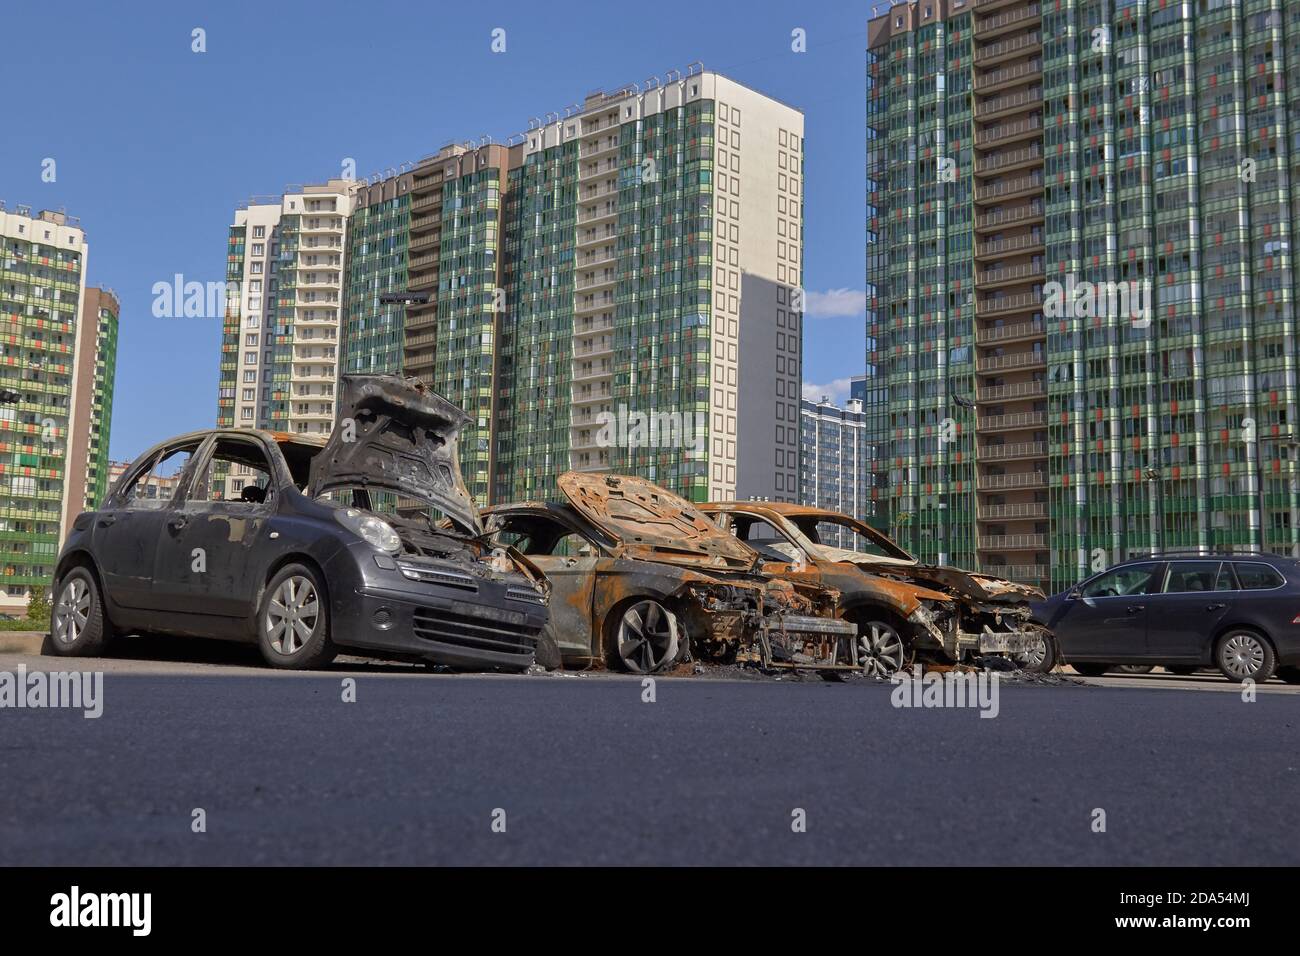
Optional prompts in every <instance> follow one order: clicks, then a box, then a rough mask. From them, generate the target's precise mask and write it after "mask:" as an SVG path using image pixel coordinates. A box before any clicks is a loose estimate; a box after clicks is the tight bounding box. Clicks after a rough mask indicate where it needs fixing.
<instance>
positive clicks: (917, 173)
mask: <svg viewBox="0 0 1300 956" xmlns="http://www.w3.org/2000/svg"><path fill="white" fill-rule="evenodd" d="M927 11H929V12H930V14H931V16H930V17H928V18H927V17H926V16H925V13H926V12H927ZM871 31H872V32H871V35H872V37H873V41H872V42H871V44H870V49H869V51H868V69H867V73H868V128H869V129H868V155H869V162H868V166H869V169H868V176H869V186H868V189H869V193H870V194H871V197H872V198H871V202H872V205H873V208H872V209H869V210H868V219H869V225H868V231H869V235H868V240H869V245H868V250H869V251H868V281H869V282H870V283H871V285H872V287H873V289H872V291H873V292H874V296H875V298H874V299H873V302H872V311H871V314H870V316H869V322H868V335H869V345H868V348H869V354H868V373H869V376H870V381H871V382H872V383H873V384H872V389H873V393H874V394H875V395H876V396H878V400H877V401H875V402H873V403H872V405H871V419H872V422H873V438H874V439H875V440H876V441H877V444H878V445H879V447H880V450H881V459H882V461H887V462H889V464H888V465H887V466H883V467H881V468H880V469H879V471H878V472H877V475H876V487H875V489H874V493H875V495H876V496H877V499H878V502H879V506H880V507H879V516H880V520H881V521H882V523H889V524H892V525H894V526H895V527H897V528H900V529H901V530H900V537H901V538H902V539H903V540H904V543H906V544H909V545H910V546H911V547H913V548H914V549H917V550H920V551H921V552H922V553H923V555H924V556H929V557H933V556H936V554H937V552H938V547H937V541H938V540H939V538H938V537H936V535H935V529H938V528H942V527H943V522H942V521H940V520H938V518H939V517H940V515H941V514H942V513H944V512H946V513H947V514H948V515H952V514H954V513H956V512H955V511H954V509H953V507H952V502H953V500H954V498H955V497H956V496H958V495H961V494H966V495H972V496H973V497H974V499H975V501H974V507H973V508H969V509H965V515H966V517H965V518H964V519H963V520H962V521H961V522H950V527H952V533H951V534H950V535H949V537H948V538H947V540H949V541H953V542H954V546H953V547H952V549H951V552H950V554H951V558H952V560H956V561H962V560H970V559H971V558H973V559H974V563H975V564H977V565H979V566H982V567H986V568H989V567H1006V568H1008V569H1014V571H1015V574H1014V575H1013V576H1018V577H1020V578H1022V579H1029V580H1034V581H1036V582H1038V583H1042V584H1043V585H1044V586H1048V587H1051V588H1054V589H1059V588H1063V587H1066V586H1068V585H1069V584H1071V583H1073V582H1074V581H1076V580H1078V579H1079V578H1080V577H1082V576H1084V575H1086V574H1087V573H1090V572H1091V571H1092V570H1098V569H1100V568H1101V567H1105V566H1106V565H1108V564H1111V563H1114V562H1115V561H1118V560H1122V559H1124V558H1126V557H1130V556H1132V555H1135V554H1142V553H1149V552H1151V551H1153V550H1160V549H1179V550H1192V551H1201V552H1210V551H1221V550H1234V551H1270V552H1278V553H1283V554H1300V537H1298V536H1297V513H1298V512H1297V509H1298V508H1300V498H1298V497H1297V494H1298V493H1300V486H1298V484H1297V481H1298V478H1300V475H1298V474H1297V471H1296V468H1297V463H1296V438H1297V435H1296V432H1295V426H1296V415H1297V407H1296V401H1297V392H1296V388H1297V383H1296V362H1297V358H1298V356H1297V348H1296V338H1295V334H1296V315H1295V296H1296V293H1297V290H1298V288H1300V287H1298V285H1297V282H1298V281H1300V277H1298V276H1297V273H1296V268H1295V261H1294V249H1293V246H1292V242H1293V240H1292V237H1291V231H1292V226H1291V223H1292V221H1293V216H1294V215H1295V213H1296V212H1297V211H1300V89H1296V88H1292V87H1291V86H1290V85H1289V84H1288V83H1287V82H1286V78H1287V71H1288V69H1289V70H1291V71H1292V72H1294V70H1295V69H1296V68H1297V66H1300V7H1298V6H1297V5H1296V4H1290V3H1283V2H1282V0H1234V2H1227V0H1197V2H1190V3H1182V4H1174V3H1170V4H1160V3H1147V2H1136V0H1132V2H1100V0H1092V2H1081V0H1060V2H1053V3H1050V4H1048V3H1044V4H1043V5H1042V6H1041V8H1040V7H1039V6H1038V5H1037V4H1031V3H1024V2H1008V0H1001V2H998V0H993V2H987V0H976V2H972V3H968V4H963V5H961V7H960V8H959V7H958V5H957V4H955V3H948V4H936V5H933V6H929V5H925V4H907V5H902V6H898V7H894V8H893V9H891V10H890V12H889V14H887V15H886V16H884V17H881V18H878V19H877V20H873V21H872V25H871ZM963 44H969V46H967V47H965V48H963ZM931 56H933V57H934V58H936V59H935V60H934V61H931V60H927V57H931ZM939 65H942V69H938V66H939ZM935 72H938V73H939V75H940V77H941V79H940V80H939V81H938V84H935V81H934V80H933V77H934V75H935ZM932 84H935V85H939V84H941V85H942V86H943V87H944V89H943V94H942V95H941V96H939V95H937V93H936V91H935V90H933V89H932ZM955 90H957V91H959V92H957V99H958V100H960V101H962V102H956V103H954V102H953V100H954V91H955ZM963 108H964V109H965V113H964V114H963V112H962V110H963ZM941 116H942V117H943V121H942V122H941V121H940V117H941ZM954 117H956V119H955V120H954ZM940 131H941V132H942V135H943V136H944V137H945V140H946V142H945V143H939V142H938V135H939V133H940ZM968 145H969V146H971V147H973V149H972V152H973V155H968V154H967V153H966V152H965V149H966V147H967V146H968ZM932 148H933V149H934V150H936V152H937V154H938V155H943V156H949V157H952V158H953V159H954V160H955V163H954V165H953V167H951V171H952V172H953V173H955V177H954V179H952V180H949V181H944V180H943V177H941V176H940V175H939V174H938V167H937V163H936V164H935V166H933V167H929V166H927V163H926V159H927V158H928V156H930V155H934V154H928V153H927V152H926V150H928V149H932ZM913 156H915V161H914V162H913V160H912V157H913ZM909 175H910V176H913V177H915V178H914V180H909V179H908V177H909ZM912 182H914V183H915V185H912V184H911V183H912ZM963 182H964V183H966V184H967V189H966V192H963V191H962V189H961V184H962V183H963ZM936 189H938V190H939V195H940V196H941V197H942V199H941V201H939V200H935V201H936V202H937V203H939V202H941V205H942V206H943V208H944V213H943V216H944V220H945V221H943V222H942V223H936V225H937V226H938V232H937V233H936V235H935V239H936V243H937V244H936V245H934V246H931V245H927V241H928V239H927V237H928V236H929V235H930V233H929V231H928V229H927V226H928V221H927V220H926V219H925V216H926V215H927V210H928V209H931V208H934V207H932V206H928V205H927V204H928V203H930V202H931V201H932V199H933V194H934V191H935V190H936ZM971 220H973V222H974V228H973V231H974V238H973V242H971V241H969V240H968V239H967V234H966V227H965V226H964V225H963V223H965V222H968V221H971ZM900 222H902V223H907V222H915V223H917V229H916V241H915V242H909V241H907V237H906V236H904V235H902V234H901V233H900V230H899V228H898V226H897V224H898V223H900ZM972 247H973V251H968V250H971V249H972ZM972 260H973V265H974V270H973V273H974V274H973V275H972V274H971V272H970V271H969V270H968V269H967V268H966V266H965V263H967V262H968V261H972ZM936 276H937V277H939V278H940V284H939V288H944V286H945V284H946V286H947V287H948V289H949V291H948V293H947V301H946V302H944V303H943V305H944V306H945V308H943V309H936V308H933V307H932V306H933V304H934V303H933V302H927V301H926V292H925V289H926V287H927V285H928V284H929V283H928V280H929V279H931V278H935V277H936ZM954 280H956V281H954ZM956 282H961V285H960V286H958V285H957V284H956ZM963 290H964V294H963ZM972 300H973V302H972ZM972 304H973V306H974V308H973V315H971V316H970V317H971V318H973V319H974V326H973V328H972V327H971V326H969V325H965V324H963V321H962V320H963V319H965V318H966V317H967V316H968V315H970V306H971V305H972ZM959 310H961V312H960V316H959ZM936 325H937V326H938V328H937V329H935V332H934V334H931V332H930V330H931V329H934V328H935V326H936ZM930 340H933V341H932V345H930V347H928V348H927V342H929V341H930ZM929 354H933V355H934V358H933V359H932V360H930V359H927V358H926V356H927V355H929ZM972 373H973V374H972ZM972 379H973V380H972ZM927 381H928V382H929V383H930V384H928V385H927ZM955 396H960V397H961V398H963V399H969V400H970V401H971V403H972V404H973V405H974V407H973V408H968V407H966V406H965V405H963V404H962V403H960V402H957V401H955V400H954V397H955ZM908 403H910V404H908ZM900 409H905V411H902V412H900V411H899V410H900ZM936 427H937V429H938V433H937V435H936V441H934V442H931V441H929V438H930V434H929V432H928V431H927V429H931V428H936ZM954 435H955V436H956V437H955V440H953V439H954ZM945 439H946V440H945ZM972 454H973V460H972ZM972 470H973V475H972V474H971V472H972ZM913 476H915V477H914V478H913ZM972 484H973V485H974V487H973V488H972V487H971V486H972ZM941 503H947V505H948V507H946V508H945V507H940V504H941ZM900 515H905V517H902V518H901V520H900ZM972 515H973V516H974V521H971V520H970V517H971V516H972ZM972 525H973V527H972ZM963 533H964V534H965V538H964V540H966V541H969V540H971V539H972V538H973V539H974V543H975V547H974V549H973V550H974V554H973V555H972V554H971V549H970V548H969V547H965V548H963V547H961V546H960V545H958V544H956V542H960V541H961V540H963V538H962V534H963Z"/></svg>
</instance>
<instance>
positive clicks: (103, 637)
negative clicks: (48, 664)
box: [41, 566, 113, 657]
mask: <svg viewBox="0 0 1300 956" xmlns="http://www.w3.org/2000/svg"><path fill="white" fill-rule="evenodd" d="M54 594H55V598H54V607H53V608H51V610H50V633H49V634H48V635H47V636H46V638H45V642H44V644H43V646H42V648H41V650H42V653H45V654H51V655H57V656H60V657H90V656H95V655H97V654H100V653H101V652H102V651H103V649H104V644H105V642H106V641H108V640H109V639H110V638H111V637H112V636H113V633H112V631H113V629H112V626H111V625H110V624H109V622H108V619H107V618H106V617H105V616H104V604H103V601H102V599H101V598H100V594H99V586H98V584H96V582H95V576H94V575H93V574H92V573H91V572H90V570H89V569H88V568H85V567H81V566H76V567H73V568H72V569H70V570H69V571H68V572H67V573H66V574H65V575H64V576H63V577H62V578H61V579H60V580H59V583H58V584H57V585H56V586H55V589H54Z"/></svg>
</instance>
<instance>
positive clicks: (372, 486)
mask: <svg viewBox="0 0 1300 956" xmlns="http://www.w3.org/2000/svg"><path fill="white" fill-rule="evenodd" d="M339 414H340V420H339V424H338V425H336V427H335V429H334V432H333V433H332V435H331V436H330V438H329V441H328V443H326V442H324V441H322V440H320V439H315V440H313V439H311V438H308V437H306V436H298V435H288V434H282V433H272V432H265V431H258V430H253V429H216V430H213V431H203V432H194V433H192V434H189V435H182V436H180V437H179V438H174V439H172V440H170V441H166V442H162V443H161V444H159V445H157V446H155V447H154V448H152V449H150V450H149V451H147V452H145V454H143V455H141V456H140V458H139V459H137V460H136V462H135V463H134V464H132V465H131V466H130V467H129V468H127V470H126V471H125V472H124V473H123V475H122V477H121V478H120V479H119V480H118V482H117V483H116V484H115V485H114V487H113V489H112V491H111V492H110V493H109V495H108V497H107V498H106V499H105V501H104V503H103V505H102V506H101V507H100V508H99V509H98V510H97V511H94V512H87V513H84V514H82V515H80V516H79V517H78V518H77V519H76V521H75V522H74V524H73V528H72V532H71V534H70V535H69V537H68V541H67V544H66V545H65V546H64V549H63V551H62V553H61V555H60V557H59V560H58V565H57V570H56V572H55V587H54V595H55V606H54V610H53V615H52V627H51V633H50V636H49V639H48V641H47V642H46V650H47V652H48V653H53V654H60V655H69V656H73V655H93V654H97V653H99V652H100V650H101V649H102V647H103V645H104V642H105V641H106V640H107V639H109V638H111V637H112V636H113V634H114V633H115V632H131V631H152V632H158V633H168V634H180V635H193V636H199V637H217V638H227V639H232V640H238V641H254V642H256V643H257V645H258V647H259V648H260V649H261V652H262V655H263V657H265V659H266V660H267V662H268V663H270V664H271V665H272V666H275V667H290V668H308V667H319V666H322V665H324V664H325V663H327V662H328V661H329V660H330V659H332V658H333V657H334V655H335V654H336V653H338V652H339V651H340V650H341V649H343V648H347V649H348V650H349V651H350V652H351V653H362V654H370V655H375V656H382V657H399V658H404V659H415V660H426V661H430V662H434V663H438V664H444V665H448V666H452V667H458V668H499V669H507V670H523V669H525V668H527V667H529V666H530V665H531V664H532V662H533V654H534V649H535V645H536V642H537V636H538V635H539V634H540V633H541V630H542V627H543V625H544V624H545V622H546V584H545V580H544V578H543V577H542V575H541V574H540V572H539V571H538V570H537V569H536V568H535V567H533V566H532V565H530V564H529V563H528V562H527V560H526V559H524V558H523V557H522V556H521V555H518V554H516V553H511V552H509V551H508V550H506V549H493V548H491V547H489V546H487V545H486V544H485V543H484V541H483V540H482V538H481V535H482V533H483V527H482V524H481V519H480V517H479V514H478V511H477V509H476V507H475V505H474V502H473V499H472V498H471V497H470V495H469V493H468V491H467V489H466V488H465V485H464V482H463V481H462V480H461V477H460V468H459V466H458V464H457V436H458V434H459V432H460V429H461V427H462V424H463V422H464V420H465V416H464V413H462V412H461V410H460V409H459V408H457V407H456V406H455V405H453V404H452V403H450V402H448V401H447V400H446V399H444V398H443V397H442V396H440V395H437V394H435V393H433V392H430V391H428V390H427V389H425V387H424V386H423V385H422V384H421V383H420V382H419V381H417V380H415V379H402V378H399V377H396V376H387V375H385V376H371V375H357V376H344V377H343V384H342V392H341V395H340V408H339ZM439 521H446V522H447V526H446V527H440V526H438V525H437V524H436V522H439Z"/></svg>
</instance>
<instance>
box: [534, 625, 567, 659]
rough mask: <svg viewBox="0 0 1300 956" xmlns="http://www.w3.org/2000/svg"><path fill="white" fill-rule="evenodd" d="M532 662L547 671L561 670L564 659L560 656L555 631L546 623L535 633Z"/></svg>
mask: <svg viewBox="0 0 1300 956" xmlns="http://www.w3.org/2000/svg"><path fill="white" fill-rule="evenodd" d="M533 663H535V664H536V665H537V666H538V667H542V668H545V669H546V670H548V671H558V670H562V669H563V667H564V660H563V658H562V657H561V656H560V644H559V642H558V641H557V640H556V639H555V631H554V630H552V626H551V625H550V624H549V623H548V624H547V625H546V626H545V627H544V628H542V633H541V634H539V635H537V650H536V652H534V654H533Z"/></svg>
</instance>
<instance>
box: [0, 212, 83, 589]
mask: <svg viewBox="0 0 1300 956" xmlns="http://www.w3.org/2000/svg"><path fill="white" fill-rule="evenodd" d="M0 244H2V245H0V333H2V334H0V389H4V390H5V391H6V392H10V393H13V397H12V398H11V400H9V401H5V402H2V403H0V612H4V613H11V614H12V613H16V612H17V613H21V612H22V611H23V610H24V609H25V608H26V604H27V598H28V590H29V589H30V588H31V587H32V586H34V585H39V586H42V587H47V588H48V587H49V585H50V579H51V577H52V576H53V574H54V560H55V556H56V555H57V553H58V549H59V544H60V542H61V541H62V537H63V534H64V533H65V528H64V514H65V513H66V512H68V511H69V510H70V509H71V510H72V511H74V512H75V511H79V510H80V509H81V505H82V504H83V498H84V491H83V490H82V488H83V483H84V478H85V475H84V471H82V470H81V469H84V459H83V460H82V463H81V465H80V466H78V465H76V464H75V463H73V462H72V460H71V457H70V451H71V448H70V444H71V437H72V436H73V435H74V434H78V433H79V431H80V430H81V423H80V422H78V421H76V420H75V419H74V416H73V395H74V394H76V393H77V391H78V389H79V388H81V387H82V382H81V380H80V377H79V369H78V364H77V345H78V343H77V339H78V331H77V330H78V321H79V319H80V317H81V302H82V297H83V293H84V290H85V275H86V256H87V252H88V250H87V244H86V236H85V232H84V231H83V230H82V229H81V226H80V224H79V223H78V221H77V220H76V219H75V218H73V217H70V216H66V215H64V214H63V213H59V212H40V213H36V214H33V213H32V211H31V209H30V207H27V206H17V207H15V208H14V209H12V210H9V209H6V208H5V206H4V205H3V204H0ZM6 398H10V396H6Z"/></svg>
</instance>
